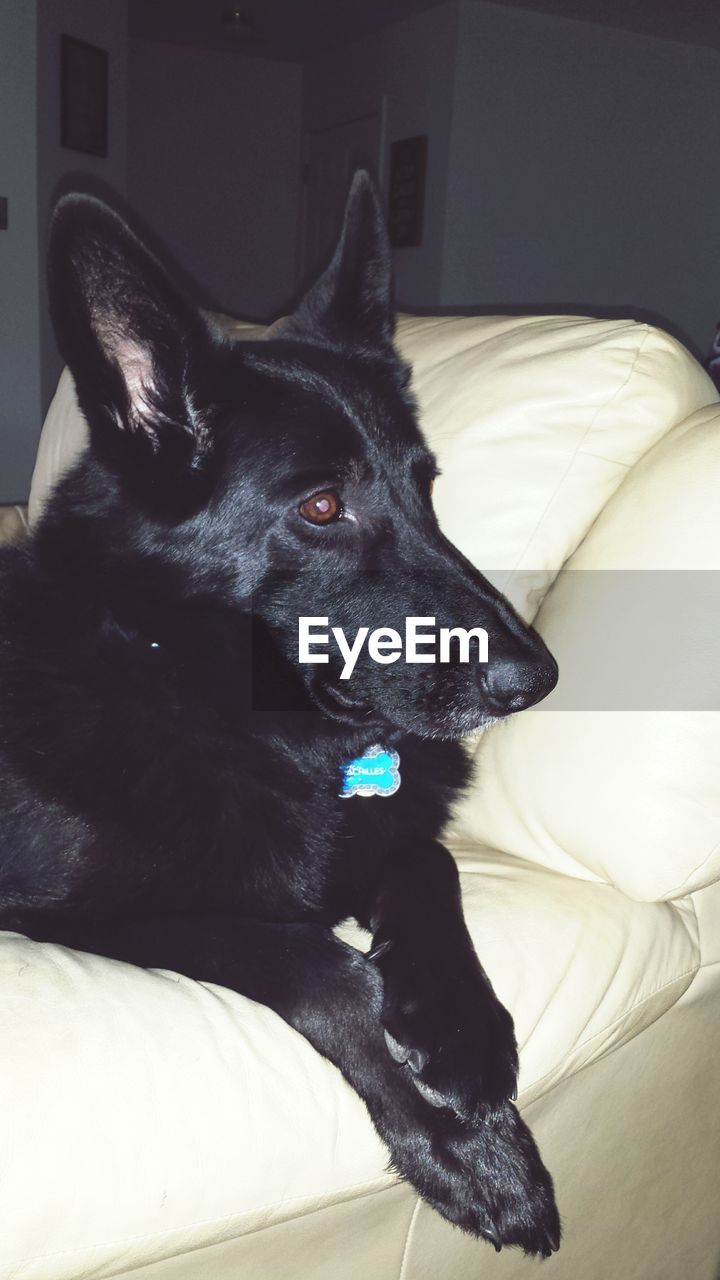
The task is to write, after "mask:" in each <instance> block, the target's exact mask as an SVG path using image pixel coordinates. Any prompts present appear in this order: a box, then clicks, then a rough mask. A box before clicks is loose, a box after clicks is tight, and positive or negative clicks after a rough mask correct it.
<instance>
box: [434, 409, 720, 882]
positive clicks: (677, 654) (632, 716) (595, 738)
mask: <svg viewBox="0 0 720 1280" xmlns="http://www.w3.org/2000/svg"><path fill="white" fill-rule="evenodd" d="M567 568H568V570H569V572H567V573H564V574H563V575H561V577H560V578H559V579H558V581H557V582H556V583H555V585H554V586H553V588H552V590H551V591H550V592H549V594H548V596H547V598H546V600H545V602H544V604H543V607H542V609H541V610H540V613H539V615H538V618H537V622H536V625H537V627H538V630H539V631H540V632H541V634H542V635H543V636H544V638H545V639H546V641H547V643H548V645H549V646H550V649H551V651H552V652H553V653H554V654H555V656H556V657H557V659H558V663H559V666H560V682H559V685H558V689H557V691H556V693H555V694H554V695H553V697H552V698H551V699H548V703H547V705H548V707H552V704H553V700H554V705H555V708H556V709H555V710H553V709H548V710H544V709H543V706H541V707H539V708H538V709H537V710H536V711H532V712H528V713H526V714H524V715H522V716H520V717H516V718H515V719H514V720H513V721H511V722H510V723H507V724H504V725H500V726H498V727H497V728H496V729H495V730H491V731H490V733H489V734H487V735H486V738H485V739H484V740H482V741H481V743H480V746H479V748H478V760H479V768H480V778H479V782H478V785H477V786H476V788H475V790H474V792H473V793H472V794H471V796H470V797H468V799H467V800H466V801H465V802H464V803H463V805H462V806H461V807H460V810H459V812H458V815H457V818H456V823H455V828H456V830H457V831H458V832H459V834H460V835H461V836H462V837H464V838H466V839H467V838H468V837H469V836H472V838H473V839H475V840H479V841H482V842H483V843H487V844H491V845H495V846H496V847H499V848H502V849H505V850H507V851H509V852H512V853H516V854H518V855H520V856H522V857H523V858H526V859H528V860H531V861H537V862H539V863H541V864H542V865H545V866H548V867H552V868H554V869H555V870H560V871H563V872H565V873H567V874H574V875H579V876H583V877H586V878H591V879H596V880H601V881H605V882H607V883H609V884H613V885H616V886H617V887H619V888H621V889H622V890H624V892H625V893H627V894H628V895H629V896H631V897H633V898H637V899H641V900H646V901H652V900H658V899H674V898H681V897H683V896H685V895H686V894H688V893H691V892H693V891H694V890H697V889H700V888H702V887H703V886H706V885H709V884H712V883H714V882H715V881H717V880H719V879H720V769H719V768H718V760H720V663H719V662H718V661H717V654H718V643H717V638H716V637H717V630H715V632H713V631H712V629H711V628H710V627H708V628H707V630H706V634H705V637H704V640H705V645H704V649H703V645H702V644H701V643H694V638H695V632H694V629H693V627H690V628H688V629H687V631H686V635H687V637H688V643H687V644H686V645H679V646H673V645H672V644H670V645H665V644H664V639H665V637H664V636H663V635H662V634H658V633H657V630H656V629H655V624H656V622H657V619H658V617H662V614H661V613H660V614H658V613H657V612H656V613H655V614H654V616H653V620H652V622H648V625H647V628H646V635H645V637H644V640H645V655H646V662H647V665H648V666H652V664H653V663H659V664H660V666H659V674H660V675H661V677H662V681H663V682H664V686H665V690H666V693H665V696H664V699H663V701H660V700H658V702H656V703H655V704H653V705H649V706H645V708H644V709H640V710H632V709H624V708H623V707H619V708H618V709H616V710H603V709H602V705H603V704H602V703H600V702H594V703H589V704H588V705H590V706H591V707H592V708H593V709H591V710H562V709H559V708H562V706H563V705H566V706H567V702H565V703H563V698H564V690H563V670H564V669H565V670H566V671H568V672H570V673H572V671H573V669H574V667H575V666H576V663H577V653H578V651H579V650H581V649H582V647H583V646H584V645H585V644H588V645H589V644H590V643H591V642H592V638H593V636H599V637H600V638H601V639H602V638H603V637H607V636H608V635H609V631H610V629H611V628H612V627H613V626H614V625H616V627H617V629H618V632H619V634H620V637H621V639H622V636H623V634H624V633H623V627H624V626H625V625H626V619H625V618H624V617H618V610H617V605H616V602H617V590H618V579H619V578H622V577H623V574H625V577H628V576H630V575H628V574H627V573H626V572H625V571H634V573H633V574H632V579H633V580H634V581H638V582H639V583H640V584H641V586H642V584H643V583H644V584H645V586H644V590H645V592H646V599H647V602H648V605H650V604H652V605H653V606H656V605H658V604H659V605H660V606H662V607H666V610H667V617H668V620H669V623H674V621H675V620H676V618H675V617H674V614H676V615H680V614H681V613H682V609H681V608H680V607H679V603H678V602H679V600H680V597H681V594H682V596H684V597H689V592H688V587H687V584H688V582H690V583H692V582H695V581H698V582H699V583H700V585H701V587H702V588H703V590H704V591H705V593H706V596H707V599H708V600H709V605H708V610H709V612H708V611H706V615H705V623H706V626H707V624H708V623H710V624H712V623H713V621H714V618H715V614H717V615H718V616H717V622H718V623H720V603H716V602H718V601H720V572H718V571H719V570H720V407H718V406H717V405H713V406H708V407H707V408H705V409H704V410H701V411H699V412H698V413H696V414H694V415H693V416H692V417H691V418H690V419H689V420H687V421H686V422H684V423H682V424H680V425H679V426H677V427H676V428H674V430H673V431H671V432H670V433H669V434H668V436H667V437H666V438H665V439H664V440H663V441H661V442H660V443H659V444H658V445H656V447H655V448H654V449H653V450H651V452H650V453H648V455H647V456H646V457H645V458H644V459H642V460H641V461H640V462H639V463H638V464H637V466H636V467H634V468H633V469H632V470H631V471H630V473H629V475H628V478H627V479H626V481H625V483H624V484H623V485H622V486H621V488H620V489H619V491H618V492H617V494H616V495H615V497H614V498H613V499H612V500H611V502H610V503H609V504H608V505H607V507H606V508H605V510H604V511H603V513H602V515H601V516H600V518H599V519H598V521H597V522H596V524H595V526H594V527H593V529H592V530H591V531H590V533H589V534H588V536H587V537H586V539H585V541H584V542H583V544H582V546H581V547H580V548H579V550H578V552H577V553H576V555H575V556H573V557H572V558H571V560H570V561H569V562H568V566H567ZM598 570H602V571H603V572H597V571H598ZM669 570H672V571H674V572H672V573H670V572H662V571H669ZM678 570H680V571H685V570H687V571H690V570H694V571H697V572H696V573H695V574H691V573H685V572H680V573H678V572H677V571H678ZM658 571H661V572H658ZM680 587H682V592H681V591H680ZM663 593H664V595H665V597H666V599H665V600H664V599H663ZM644 598H645V597H644ZM713 611H714V612H713ZM640 613H642V611H640ZM649 617H650V609H649V608H648V618H649ZM680 620H681V621H682V620H683V619H682V618H681V619H680ZM635 638H636V637H635ZM693 646H694V647H693ZM619 661H622V647H621V648H620V658H619ZM635 670H636V671H637V670H638V668H637V666H636V668H635ZM688 671H690V672H692V673H693V675H694V677H695V683H694V685H693V684H692V683H691V684H690V685H688V682H687V675H688ZM640 674H642V675H644V672H641V673H640ZM622 675H623V676H624V677H626V676H627V673H625V672H623V673H622ZM638 678H639V677H638ZM683 682H684V685H685V691H686V692H685V699H684V701H681V703H680V705H678V704H677V703H676V704H675V709H672V708H673V705H674V704H673V697H674V695H675V691H676V689H677V688H678V687H680V685H681V683H683ZM656 688H657V689H660V684H658V685H656ZM625 692H626V694H628V699H629V695H630V694H631V693H632V690H631V689H630V688H629V686H626V690H625ZM627 706H628V707H629V706H630V702H629V700H628V704H627Z"/></svg>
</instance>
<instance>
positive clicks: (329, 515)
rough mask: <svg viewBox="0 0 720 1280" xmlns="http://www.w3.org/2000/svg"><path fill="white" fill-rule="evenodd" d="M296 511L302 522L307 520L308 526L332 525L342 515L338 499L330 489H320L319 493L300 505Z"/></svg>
mask: <svg viewBox="0 0 720 1280" xmlns="http://www.w3.org/2000/svg"><path fill="white" fill-rule="evenodd" d="M298 510H299V512H300V515H301V516H302V518H303V520H308V521H309V522H310V524H332V522H333V520H338V519H339V518H340V516H341V515H342V507H341V506H340V499H339V498H338V496H337V494H336V493H333V491H332V489H321V490H320V493H314V494H313V495H312V497H311V498H306V499H305V501H304V502H301V503H300V506H299V508H298Z"/></svg>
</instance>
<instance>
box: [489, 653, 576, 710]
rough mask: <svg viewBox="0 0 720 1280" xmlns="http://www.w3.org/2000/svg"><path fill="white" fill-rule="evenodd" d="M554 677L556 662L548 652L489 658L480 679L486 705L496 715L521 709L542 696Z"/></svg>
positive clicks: (556, 672)
mask: <svg viewBox="0 0 720 1280" xmlns="http://www.w3.org/2000/svg"><path fill="white" fill-rule="evenodd" d="M557 678H558V669H557V664H556V662H555V661H554V659H553V658H552V657H551V656H550V654H547V655H543V657H542V658H541V659H539V660H537V659H535V660H533V659H529V658H525V659H521V658H520V659H519V658H504V659H499V660H498V661H496V662H492V663H490V665H489V666H488V668H487V670H486V671H485V674H484V679H483V684H484V687H485V697H486V701H487V705H488V708H489V710H490V711H491V712H492V713H493V714H494V715H499V716H507V715H511V714H512V712H514V711H524V710H525V709H526V708H527V707H532V706H533V705H534V704H535V703H536V702H540V701H541V700H542V699H543V698H545V697H546V696H547V695H548V694H549V693H550V691H551V690H552V689H554V688H555V685H556V684H557Z"/></svg>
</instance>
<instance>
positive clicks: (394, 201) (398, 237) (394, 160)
mask: <svg viewBox="0 0 720 1280" xmlns="http://www.w3.org/2000/svg"><path fill="white" fill-rule="evenodd" d="M427 147H428V140H427V136H426V135H421V136H419V137H417V138H401V139H400V140H399V141H398V142H393V144H392V147H391V148H390V194H389V199H388V225H389V228H390V243H391V244H392V246H393V248H394V249H408V248H414V247H417V246H418V245H421V244H422V234H423V214H424V211H425V173H426V171H427Z"/></svg>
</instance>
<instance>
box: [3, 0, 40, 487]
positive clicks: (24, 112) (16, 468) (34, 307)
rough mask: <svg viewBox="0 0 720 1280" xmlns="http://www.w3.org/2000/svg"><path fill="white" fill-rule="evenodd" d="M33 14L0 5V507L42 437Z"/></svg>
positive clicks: (28, 7) (13, 3) (26, 5)
mask: <svg viewBox="0 0 720 1280" xmlns="http://www.w3.org/2000/svg"><path fill="white" fill-rule="evenodd" d="M36 34H37V33H36V13H35V5H34V3H31V2H30V0H2V4H1V5H0V124H1V127H0V195H3V196H7V198H8V201H9V205H8V214H9V229H8V230H7V231H0V296H1V299H2V301H1V305H0V502H12V501H15V500H17V499H20V498H24V497H25V496H26V494H27V489H28V480H29V475H30V472H31V470H32V464H33V458H34V454H35V448H36V445H37V438H38V435H39V432H40V427H41V425H42V423H41V403H40V381H39V370H40V327H39V317H38V254H37V157H36V148H35V135H36V123H37V117H36V91H35V84H36V80H35V55H36Z"/></svg>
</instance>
